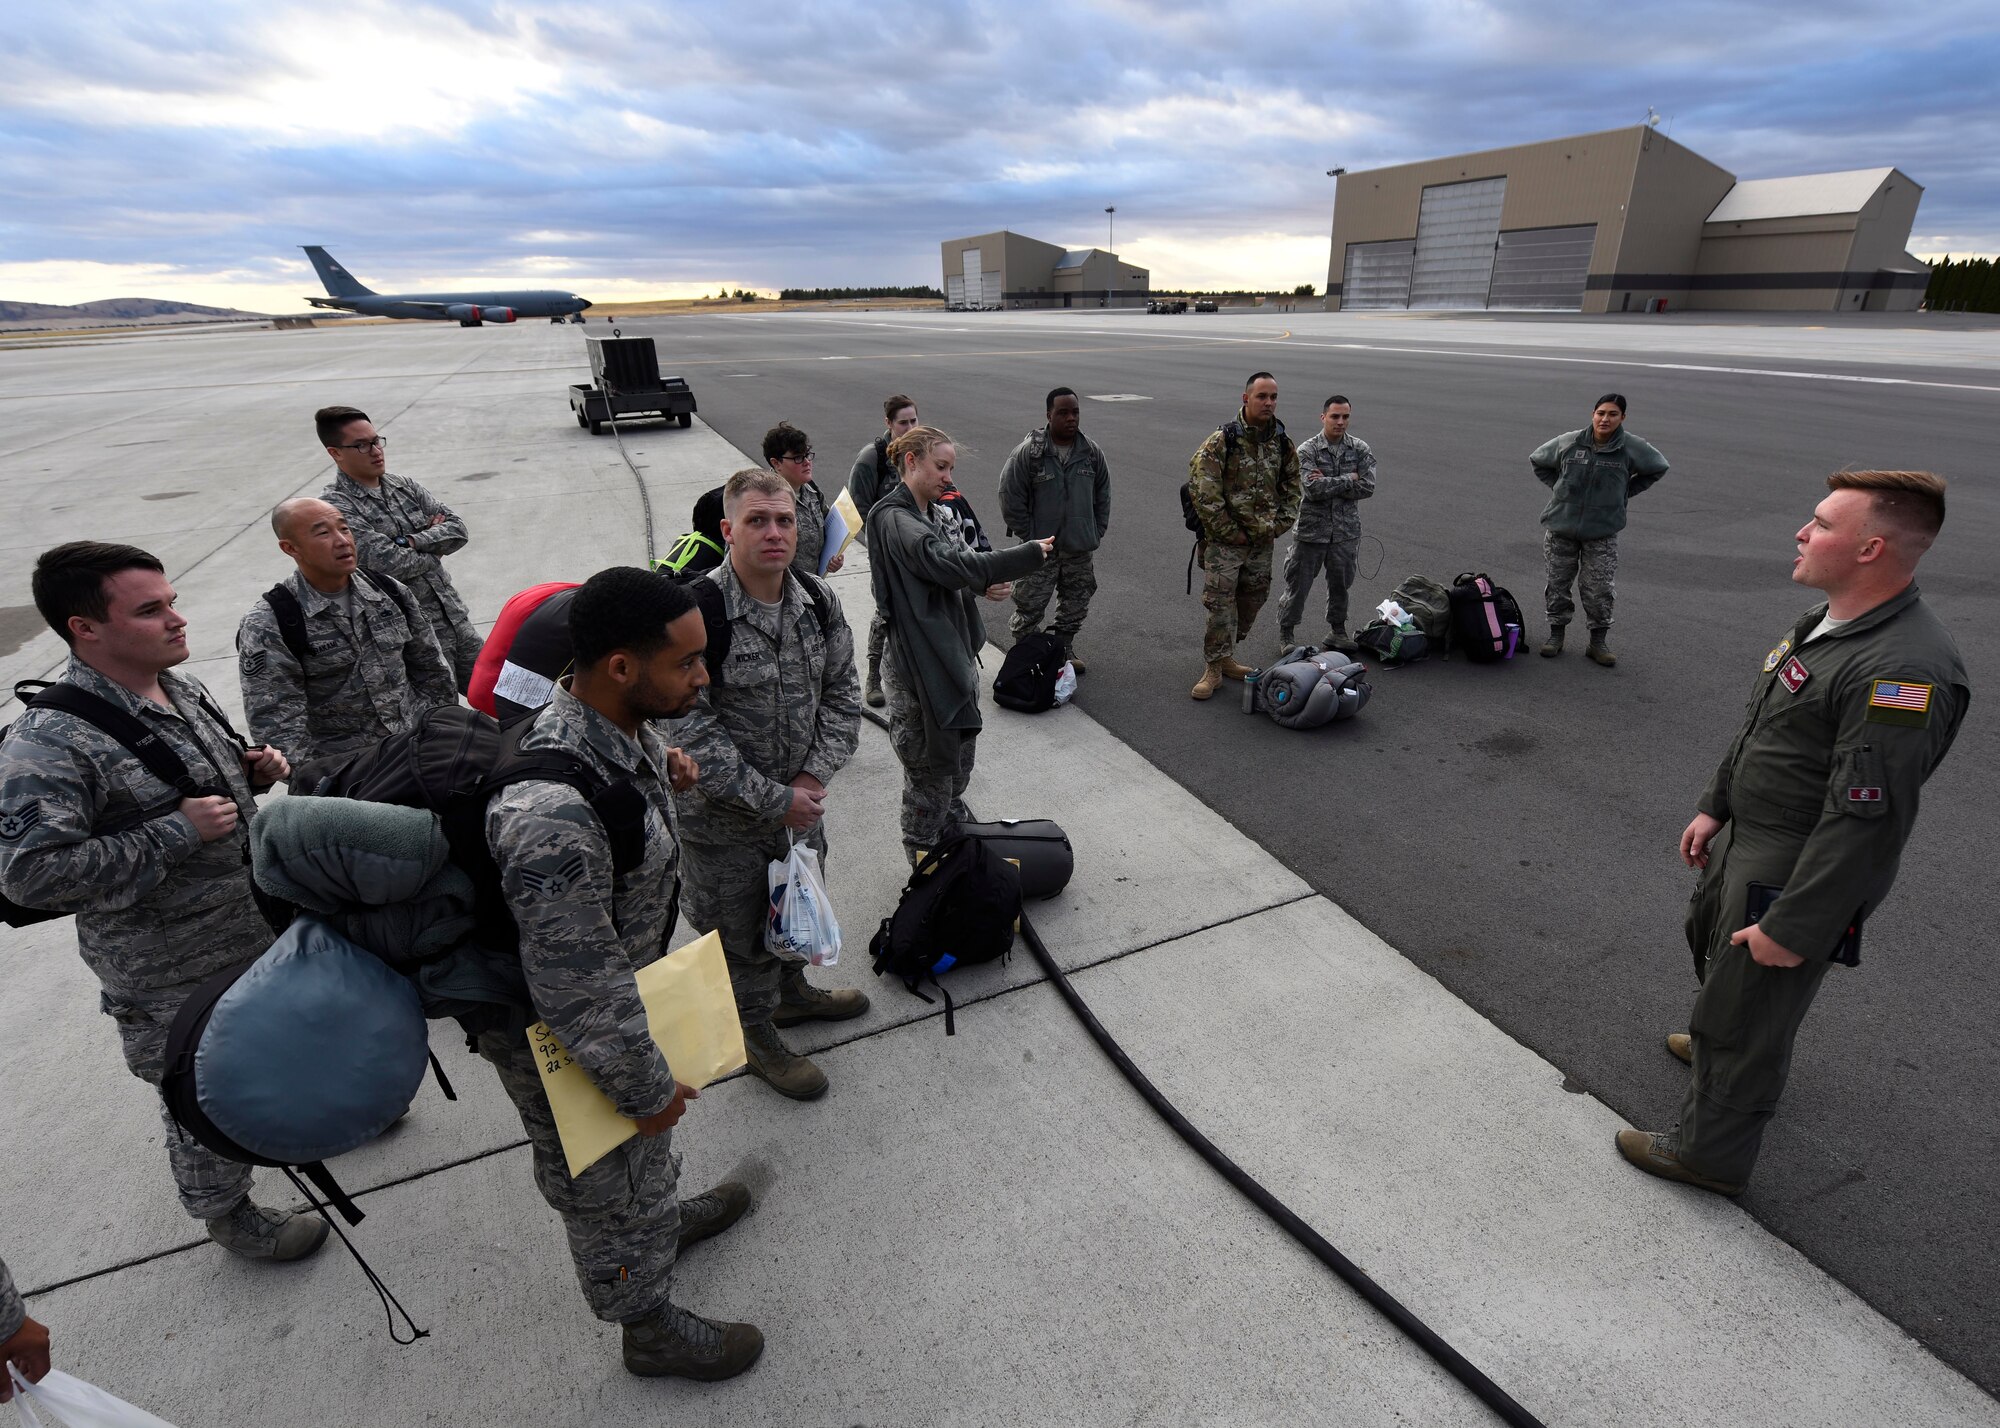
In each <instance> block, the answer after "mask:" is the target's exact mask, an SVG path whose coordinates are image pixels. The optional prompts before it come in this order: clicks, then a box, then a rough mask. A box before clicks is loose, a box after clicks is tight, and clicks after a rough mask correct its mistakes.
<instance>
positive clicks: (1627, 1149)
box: [1617, 1130, 1743, 1195]
mask: <svg viewBox="0 0 2000 1428" xmlns="http://www.w3.org/2000/svg"><path fill="white" fill-rule="evenodd" d="M1617 1139H1618V1153H1619V1154H1620V1155H1622V1156H1624V1157H1625V1158H1626V1159H1627V1160H1629V1161H1630V1162H1632V1164H1634V1165H1636V1166H1638V1167H1639V1168H1640V1169H1641V1170H1643V1171H1645V1172H1646V1173H1647V1174H1648V1175H1657V1176H1659V1177H1660V1179H1662V1180H1677V1181H1679V1182H1680V1183H1681V1184H1683V1185H1692V1186H1694V1187H1696V1188H1697V1189H1701V1190H1712V1191H1714V1192H1715V1193H1716V1194H1718V1195H1741V1194H1742V1193H1743V1185H1742V1182H1740V1181H1732V1180H1711V1179H1709V1178H1708V1177H1707V1176H1706V1175H1698V1174H1696V1173H1695V1172H1694V1171H1692V1170H1690V1169H1688V1167H1687V1166H1686V1165H1685V1164H1683V1163H1682V1161H1681V1147H1680V1137H1679V1136H1678V1135H1676V1134H1675V1133H1674V1132H1672V1131H1667V1132H1665V1133H1662V1132H1659V1131H1642V1130H1622V1131H1620V1132H1618V1137H1617Z"/></svg>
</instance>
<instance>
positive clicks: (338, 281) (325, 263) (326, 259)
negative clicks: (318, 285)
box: [304, 243, 375, 298]
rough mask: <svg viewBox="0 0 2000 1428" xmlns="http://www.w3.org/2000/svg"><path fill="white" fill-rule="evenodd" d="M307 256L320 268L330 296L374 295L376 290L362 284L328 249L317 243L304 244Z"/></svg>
mask: <svg viewBox="0 0 2000 1428" xmlns="http://www.w3.org/2000/svg"><path fill="white" fill-rule="evenodd" d="M304 247H305V250H306V256H307V257H308V258H310V259H312V265H313V267H315V268H317V269H318V270H319V280H320V281H321V282H322V283H325V284H326V293H327V296H328V297H342V298H348V297H373V296H375V293H374V290H373V289H371V288H365V287H363V286H361V283H360V281H359V280H358V279H357V278H356V277H355V276H354V274H352V273H350V272H348V271H347V269H345V268H343V267H341V266H340V264H339V263H337V262H335V261H334V260H333V257H332V255H330V254H329V253H328V252H327V251H326V249H324V248H322V247H320V246H319V245H318V244H316V243H308V244H305V245H304Z"/></svg>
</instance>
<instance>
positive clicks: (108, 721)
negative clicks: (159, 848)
mask: <svg viewBox="0 0 2000 1428" xmlns="http://www.w3.org/2000/svg"><path fill="white" fill-rule="evenodd" d="M14 697H15V698H16V699H18V700H20V701H21V704H22V707H23V708H26V709H58V710H61V711H62V712H63V713H65V714H74V715H75V716H76V717H77V718H79V719H81V720H83V721H84V722H85V723H86V724H90V725H93V726H95V727H96V728H97V729H99V730H101V731H103V732H104V733H106V734H109V735H110V736H111V737H112V738H114V739H116V740H117V741H118V742H119V743H121V744H123V745H124V746H125V748H126V751H127V752H129V753H130V754H131V755H132V757H133V758H135V759H137V760H138V761H139V762H140V763H141V764H143V765H144V766H145V769H146V772H147V773H149V774H151V775H152V776H153V777H154V778H156V779H158V780H159V781H160V782H161V783H164V784H166V785H167V786H168V787H169V788H171V789H173V792H172V793H171V794H169V795H168V796H167V800H166V802H164V803H162V804H161V805H160V806H159V807H158V808H155V809H152V810H150V811H148V810H139V811H136V812H134V813H132V814H131V815H130V816H128V817H122V818H114V819H112V820H110V821H109V822H106V823H101V824H98V825H97V826H95V827H93V828H92V829H91V830H90V832H91V836H92V837H94V838H102V837H104V836H105V835H107V834H111V833H123V832H126V831H128V830H129V829H133V828H136V827H138V826H139V825H140V824H142V823H150V822H152V821H153V820H154V819H155V818H165V817H167V816H169V815H170V814H173V813H175V812H178V811H179V809H180V806H181V800H182V799H184V798H206V797H210V796H218V797H222V798H229V797H232V796H233V795H231V794H230V792H229V790H228V789H226V788H215V787H212V786H209V785H204V784H198V783H196V782H195V781H194V775H193V774H192V773H191V772H189V770H188V766H187V764H186V763H184V762H183V761H182V760H181V756H180V755H179V754H177V753H175V752H174V751H173V749H172V748H170V747H169V746H168V745H166V744H165V743H163V742H162V741H161V740H160V739H159V737H158V736H157V735H155V734H154V733H153V731H152V730H151V729H149V728H147V727H146V726H145V725H144V724H143V723H141V722H140V721H139V720H137V719H135V718H133V717H132V716H131V715H130V714H127V713H126V712H125V711H124V710H123V709H120V708H119V707H118V706H117V705H116V704H113V703H111V701H109V700H108V699H101V698H99V697H98V696H97V695H95V694H92V693H91V692H90V691H89V690H87V689H79V688H77V687H76V686H75V685H74V684H64V683H60V682H57V683H51V682H49V681H47V680H41V679H24V680H22V681H20V682H19V683H18V684H16V685H15V686H14ZM200 703H201V707H202V710H203V712H205V713H206V714H207V715H208V716H209V718H211V719H213V720H215V722H216V723H218V724H220V725H221V726H222V727H223V728H224V729H226V730H228V731H229V737H230V738H232V739H234V740H235V741H236V747H237V748H238V749H241V750H247V749H248V748H249V744H248V743H247V742H245V740H244V738H243V736H242V735H241V734H239V733H237V732H236V726H235V725H233V724H231V723H230V722H229V716H228V715H226V714H224V713H223V712H222V711H221V710H220V709H218V708H216V707H215V703H214V701H213V700H211V699H210V698H209V697H208V696H207V694H206V693H204V694H202V695H201V696H200ZM7 732H8V731H7V730H6V729H0V740H5V739H6V737H7ZM215 756H216V755H215V752H214V751H213V750H210V751H209V757H210V758H214V757H215ZM4 831H6V830H5V829H4V828H0V832H4ZM21 831H23V832H25V831H26V830H25V829H23V830H21ZM12 836H16V837H18V836H19V834H18V833H17V834H14V835H12ZM243 857H244V862H245V863H246V864H247V863H248V862H249V858H250V854H249V848H248V845H247V844H246V845H245V848H244V854H243ZM250 891H251V894H252V896H253V897H255V899H256V901H257V908H258V910H259V911H260V912H262V913H263V914H264V920H265V921H266V922H268V923H270V924H271V928H272V930H273V931H279V930H282V929H283V928H284V926H285V924H286V923H288V922H289V921H290V920H291V912H290V909H289V908H287V907H282V906H280V905H278V904H277V903H276V902H275V901H274V900H273V899H271V898H269V897H267V896H265V894H264V892H263V890H262V889H260V888H259V887H258V886H257V883H256V880H255V879H254V878H253V879H251V882H250ZM68 916H69V914H68V913H66V912H50V911H48V910H46V909H44V908H38V907H25V906H23V905H22V904H20V903H18V902H15V901H14V900H13V899H12V898H9V897H6V896H0V923H5V924H6V925H7V926H8V927H31V926H33V925H34V924H35V923H38V922H48V921H51V920H52V919H54V918H58V917H68Z"/></svg>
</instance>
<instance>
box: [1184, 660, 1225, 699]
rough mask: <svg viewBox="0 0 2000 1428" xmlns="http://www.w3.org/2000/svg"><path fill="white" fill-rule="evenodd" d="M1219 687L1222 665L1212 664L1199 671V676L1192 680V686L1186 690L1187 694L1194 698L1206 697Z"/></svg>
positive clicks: (1220, 685) (1220, 684)
mask: <svg viewBox="0 0 2000 1428" xmlns="http://www.w3.org/2000/svg"><path fill="white" fill-rule="evenodd" d="M1221 687H1222V666H1221V665H1219V664H1212V665H1210V666H1209V667H1208V668H1207V669H1204V670H1203V671H1202V672H1201V678H1200V679H1197V680H1196V681H1195V682H1194V688H1193V689H1190V690H1189V691H1188V695H1189V697H1190V698H1194V699H1206V698H1208V697H1209V696H1210V695H1211V694H1213V693H1215V691H1216V690H1218V689H1220V688H1221Z"/></svg>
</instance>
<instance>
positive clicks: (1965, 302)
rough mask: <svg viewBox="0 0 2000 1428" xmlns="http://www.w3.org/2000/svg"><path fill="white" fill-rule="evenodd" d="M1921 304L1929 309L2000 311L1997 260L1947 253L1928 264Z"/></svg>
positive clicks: (1999, 270)
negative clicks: (1927, 283)
mask: <svg viewBox="0 0 2000 1428" xmlns="http://www.w3.org/2000/svg"><path fill="white" fill-rule="evenodd" d="M1924 306H1925V307H1927V308H1929V309H1930V310H1931V311H1932V312H2000V263H1996V262H1994V261H1993V260H1992V259H1991V258H1960V259H1959V260H1958V261H1957V262H1953V261H1952V260H1951V258H1950V256H1949V255H1947V256H1946V257H1944V258H1943V259H1941V260H1940V261H1938V262H1935V263H1933V264H1931V281H1930V286H1929V287H1927V288H1925V289H1924Z"/></svg>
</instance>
